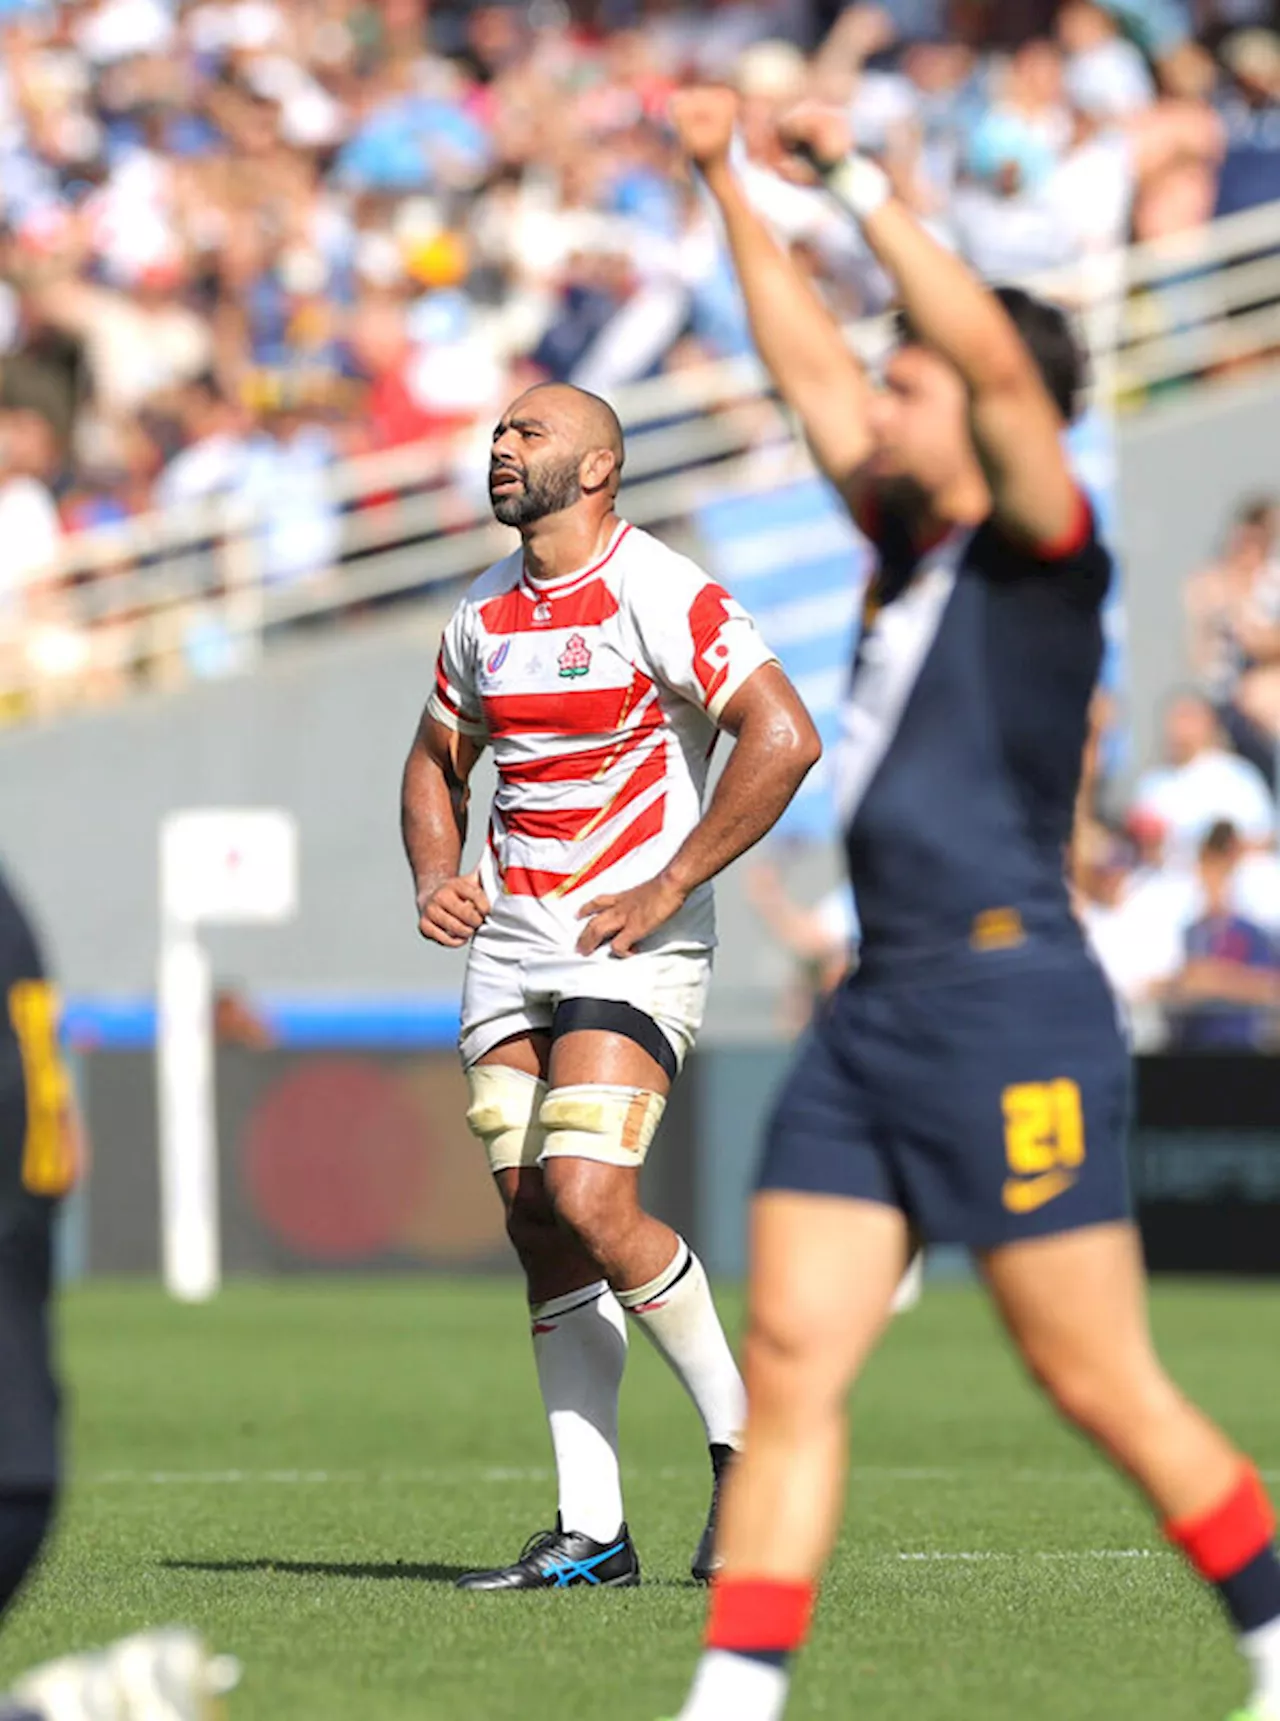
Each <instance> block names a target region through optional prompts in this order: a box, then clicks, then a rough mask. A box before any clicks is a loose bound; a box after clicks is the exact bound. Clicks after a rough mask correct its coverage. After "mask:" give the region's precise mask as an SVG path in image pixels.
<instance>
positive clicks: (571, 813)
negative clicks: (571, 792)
mask: <svg viewBox="0 0 1280 1721" xmlns="http://www.w3.org/2000/svg"><path fill="white" fill-rule="evenodd" d="M666 774H667V750H666V748H665V747H655V748H654V750H653V752H652V753H650V754H648V755H647V756H646V757H645V758H644V759H643V760H642V761H641V763H640V764H639V765H637V767H636V769H635V770H634V771H633V772H632V773H631V775H630V776H629V777H628V778H627V780H626V782H625V783H624V784H623V785H622V787H621V788H620V789H619V790H618V792H617V793H616V794H615V795H614V796H613V797H612V799H611V800H608V801H606V802H605V804H604V806H602V807H553V808H545V809H540V808H537V807H509V808H506V809H504V811H503V812H502V814H501V818H502V824H503V829H504V830H505V831H506V832H507V834H508V836H513V837H549V838H551V839H552V840H553V841H556V842H563V843H574V842H579V841H581V840H582V839H583V838H585V837H589V836H590V835H591V834H592V832H593V831H596V830H599V828H600V827H601V825H603V824H604V823H605V822H606V821H607V820H609V819H613V818H616V817H617V815H618V814H619V813H620V812H622V811H623V809H624V808H626V807H629V806H630V805H631V803H632V802H633V801H638V800H639V799H640V797H641V795H643V794H644V793H645V792H646V790H648V789H654V788H656V787H657V786H658V784H659V783H660V782H662V780H663V778H664V777H665V776H666Z"/></svg>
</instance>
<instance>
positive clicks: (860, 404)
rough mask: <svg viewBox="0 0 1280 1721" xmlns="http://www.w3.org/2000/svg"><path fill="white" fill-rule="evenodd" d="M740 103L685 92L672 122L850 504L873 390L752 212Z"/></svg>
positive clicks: (822, 457)
mask: <svg viewBox="0 0 1280 1721" xmlns="http://www.w3.org/2000/svg"><path fill="white" fill-rule="evenodd" d="M737 114H738V103H737V98H736V96H735V95H734V94H733V92H732V91H731V90H727V89H720V88H703V89H688V90H681V91H680V92H679V94H678V95H676V96H674V97H673V98H672V102H671V118H672V123H673V124H674V126H675V128H676V132H677V134H678V136H679V138H680V142H681V144H682V145H683V147H684V151H685V154H686V155H687V156H688V157H689V159H690V161H692V162H693V164H694V165H695V167H697V169H698V170H699V172H700V173H701V174H702V176H703V179H704V180H705V181H706V186H707V190H708V191H709V192H710V193H711V195H712V196H713V197H714V198H715V200H716V203H717V205H718V206H719V209H720V214H721V217H722V218H723V221H724V229H725V236H726V238H727V239H728V241H729V249H730V251H731V252H732V253H733V265H734V269H735V270H736V272H737V276H738V281H739V283H740V285H741V287H742V296H743V299H744V300H745V302H746V307H747V318H748V321H749V322H750V324H751V337H752V340H753V341H754V342H755V347H756V351H757V352H758V353H759V354H760V358H761V360H762V361H763V363H764V366H765V368H766V370H767V371H768V372H769V374H770V376H771V377H772V378H773V381H774V384H775V386H776V387H777V390H778V393H779V394H780V395H781V396H782V398H783V399H784V400H785V401H786V403H787V405H788V406H789V407H790V408H791V409H792V411H793V412H794V413H795V414H796V416H797V417H798V418H799V420H800V423H801V425H802V427H803V429H804V433H805V437H806V439H807V440H808V443H809V447H810V449H811V450H812V453H813V457H814V459H815V460H816V461H817V463H818V465H819V466H820V467H821V468H822V470H823V471H824V472H825V473H826V475H827V477H828V478H830V479H831V481H832V483H833V484H835V485H836V486H837V487H838V488H839V489H840V490H841V492H842V493H843V494H844V496H845V498H846V500H847V501H848V502H849V504H850V505H851V506H854V505H856V487H857V483H858V472H859V469H860V467H861V466H862V465H863V463H864V462H865V461H866V460H867V458H868V456H869V455H870V453H871V432H870V429H869V426H868V423H867V410H868V406H869V403H870V399H871V389H870V385H869V383H868V381H867V378H866V376H865V374H864V372H863V370H862V367H861V365H860V364H859V363H858V361H857V359H856V358H855V357H854V355H853V353H852V352H850V350H849V347H848V345H847V344H846V342H845V338H844V336H843V335H842V334H841V332H840V328H839V325H838V324H837V323H836V321H835V318H834V317H833V316H832V315H831V313H830V312H829V311H828V310H827V308H826V306H825V305H824V304H823V303H822V300H821V299H820V298H819V297H818V294H817V292H816V290H815V288H814V286H813V284H812V282H810V281H808V280H806V278H805V277H804V276H803V275H802V274H801V273H800V271H799V269H797V268H796V266H795V264H794V263H793V262H792V261H791V259H790V258H789V257H788V256H787V255H786V253H785V252H784V251H783V250H782V248H781V246H780V245H779V244H778V242H777V240H776V239H775V238H774V236H773V234H772V233H771V232H770V231H769V229H768V227H767V226H766V225H765V223H764V221H763V220H762V219H761V217H760V216H759V215H758V214H757V213H756V211H755V210H754V209H753V208H752V206H751V204H750V202H749V201H748V199H747V195H746V193H745V191H744V190H743V188H742V184H741V181H740V180H739V179H738V177H737V175H736V174H735V173H734V171H733V167H732V166H731V164H730V160H729V149H730V145H731V144H732V141H733V131H734V126H735V125H736V123H737Z"/></svg>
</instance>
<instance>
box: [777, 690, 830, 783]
mask: <svg viewBox="0 0 1280 1721" xmlns="http://www.w3.org/2000/svg"><path fill="white" fill-rule="evenodd" d="M821 757H822V738H821V737H820V736H819V734H818V731H817V729H816V728H815V727H814V723H813V719H812V718H811V717H810V715H809V713H808V712H807V711H806V710H805V708H804V706H803V705H802V704H801V703H800V701H799V700H798V699H797V700H796V701H795V702H794V704H791V703H788V704H787V705H783V706H780V707H779V708H778V709H777V711H776V712H775V714H774V720H773V722H772V724H771V725H770V734H769V758H770V760H771V761H772V762H773V763H774V764H775V766H776V767H777V768H778V769H780V770H783V771H785V772H786V774H787V775H788V777H790V778H792V779H793V780H794V782H795V784H796V786H797V787H799V785H800V784H801V783H802V782H803V781H804V779H805V778H806V777H807V776H808V775H809V772H810V771H812V769H813V767H814V766H815V765H816V764H817V763H818V760H819V759H821Z"/></svg>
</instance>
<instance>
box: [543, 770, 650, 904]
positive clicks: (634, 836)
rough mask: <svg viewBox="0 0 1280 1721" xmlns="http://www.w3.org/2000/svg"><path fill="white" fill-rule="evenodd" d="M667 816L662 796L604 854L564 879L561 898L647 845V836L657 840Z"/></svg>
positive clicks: (622, 832) (617, 837)
mask: <svg viewBox="0 0 1280 1721" xmlns="http://www.w3.org/2000/svg"><path fill="white" fill-rule="evenodd" d="M666 813H667V797H666V795H665V794H661V795H659V796H658V798H657V800H656V801H652V802H651V803H650V804H649V805H648V806H647V807H646V808H645V810H644V811H643V812H642V813H641V814H640V816H639V818H637V819H633V820H632V821H631V823H630V824H629V825H628V826H627V828H626V830H625V831H621V832H619V834H618V835H617V836H616V837H615V838H614V839H613V841H612V842H611V843H610V844H609V846H608V848H607V849H605V851H604V853H603V854H600V855H597V856H596V858H595V860H593V861H592V862H591V863H590V865H589V866H587V867H584V869H583V870H582V871H581V872H576V873H574V875H573V877H572V878H569V879H566V880H565V882H564V883H563V884H562V885H561V886H560V893H561V895H563V894H564V893H565V892H566V891H569V890H578V889H579V888H580V887H581V886H582V885H584V884H590V883H591V881H592V879H595V878H599V877H600V874H601V873H603V872H608V870H609V868H610V867H611V866H616V865H617V864H618V862H619V861H620V860H625V859H626V857H627V856H628V855H629V854H632V853H633V852H634V851H635V850H636V849H638V848H639V847H640V846H641V844H642V843H647V842H648V841H649V839H650V837H656V836H657V835H658V833H659V831H661V829H662V826H663V824H664V822H665V820H666Z"/></svg>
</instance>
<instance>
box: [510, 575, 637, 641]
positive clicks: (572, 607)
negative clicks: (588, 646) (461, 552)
mask: <svg viewBox="0 0 1280 1721" xmlns="http://www.w3.org/2000/svg"><path fill="white" fill-rule="evenodd" d="M544 606H547V607H549V608H550V610H551V613H550V614H549V615H548V614H547V609H546V608H545V607H544ZM538 611H541V612H542V614H541V619H539V617H538V613H537V612H538ZM617 613H618V600H617V599H616V598H615V597H614V595H613V593H612V592H611V591H610V590H609V588H608V586H607V585H606V584H605V583H604V581H603V580H592V581H591V583H590V584H589V585H585V586H580V587H578V588H576V589H575V590H574V591H572V592H566V593H565V594H564V596H563V597H557V596H556V594H555V593H554V592H549V593H546V594H544V595H542V596H531V595H530V594H529V593H528V592H527V591H526V590H525V588H524V587H523V586H516V587H514V588H513V589H512V590H511V591H509V592H503V594H502V596H501V597H497V598H490V599H489V601H488V603H487V604H481V606H480V620H481V621H482V622H483V623H484V628H485V632H486V633H491V634H495V635H499V634H513V633H539V632H545V631H546V629H547V628H549V627H599V625H600V623H601V622H606V621H608V620H609V619H610V617H611V616H616V615H617Z"/></svg>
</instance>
